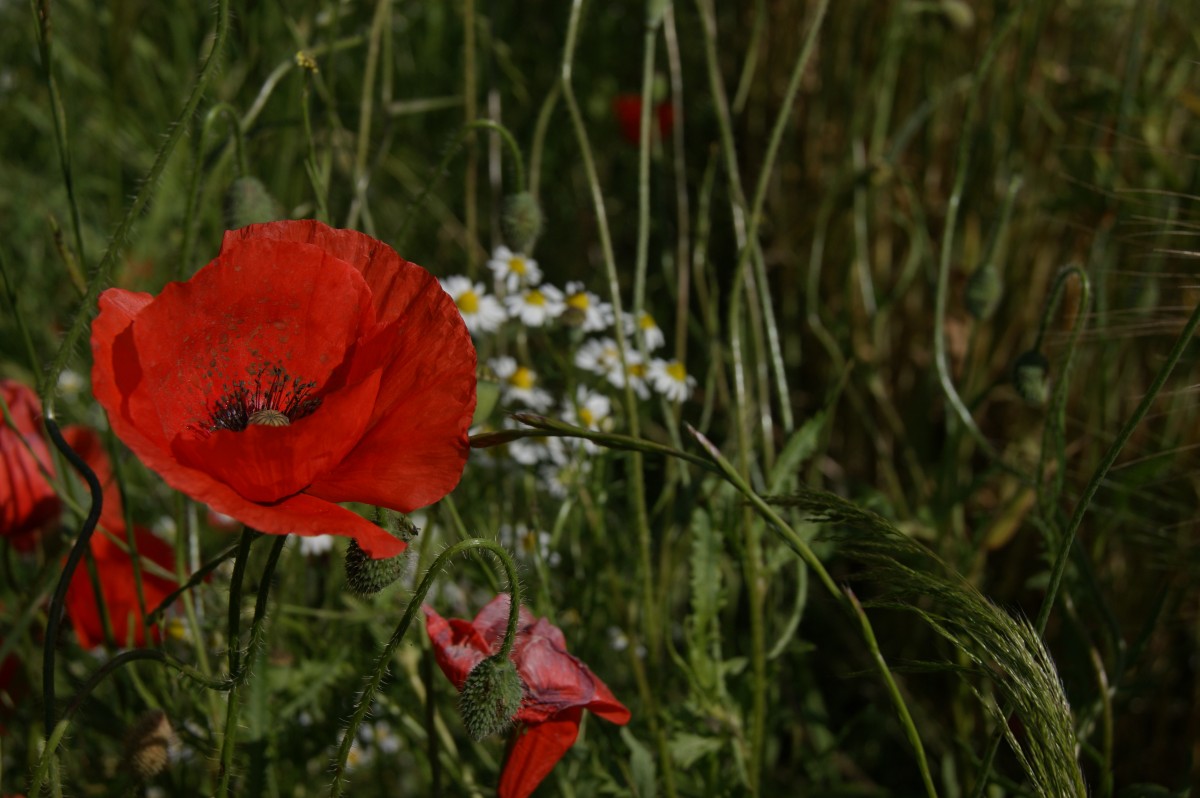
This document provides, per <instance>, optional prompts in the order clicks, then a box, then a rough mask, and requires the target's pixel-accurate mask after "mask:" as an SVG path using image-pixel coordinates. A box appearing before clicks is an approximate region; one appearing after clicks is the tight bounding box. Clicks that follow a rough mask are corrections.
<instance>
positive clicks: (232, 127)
mask: <svg viewBox="0 0 1200 798" xmlns="http://www.w3.org/2000/svg"><path fill="white" fill-rule="evenodd" d="M222 116H223V117H225V121H226V122H228V123H229V132H230V133H232V134H233V148H234V157H235V158H236V159H237V171H238V177H245V176H246V172H247V171H248V170H247V167H246V135H245V133H244V132H243V130H242V118H241V117H240V116H238V113H237V109H236V108H234V107H233V106H232V105H230V104H229V103H226V102H220V103H217V104H216V105H214V106H213V107H212V108H210V109H209V110H208V113H207V114H205V115H204V124H203V125H202V126H201V128H200V142H199V144H200V151H201V152H202V153H203V151H204V140H205V139H206V138H207V137H208V133H209V131H211V130H212V128H213V126H214V125H215V124H216V123H217V120H219V119H220V118H221V117H222Z"/></svg>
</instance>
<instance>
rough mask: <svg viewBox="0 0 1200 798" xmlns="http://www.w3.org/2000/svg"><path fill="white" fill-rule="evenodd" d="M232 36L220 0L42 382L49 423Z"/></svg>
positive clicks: (223, 1)
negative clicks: (180, 100) (203, 54)
mask: <svg viewBox="0 0 1200 798" xmlns="http://www.w3.org/2000/svg"><path fill="white" fill-rule="evenodd" d="M228 34H229V0H217V25H216V31H215V33H214V34H213V43H212V50H210V51H209V54H208V57H207V58H206V59H205V60H204V64H203V66H201V67H200V73H199V74H198V75H197V76H196V82H195V83H194V84H193V85H192V92H191V94H190V95H189V96H188V99H187V102H186V103H184V106H183V110H181V111H180V112H179V117H178V118H177V119H176V121H175V123H174V124H172V125H171V126H170V127H169V128H168V129H167V135H166V139H165V140H164V141H163V143H162V145H161V146H160V147H159V148H158V152H157V153H155V155H154V163H153V164H151V166H150V171H148V172H147V173H146V176H145V178H144V179H143V180H142V181H141V182H140V183H139V186H140V187H139V188H138V192H137V194H136V195H135V196H134V198H133V202H132V203H130V205H129V208H128V209H127V210H126V211H125V216H124V217H123V218H122V219H121V222H120V224H118V225H117V229H116V232H114V233H113V235H112V238H110V239H109V241H108V249H106V250H105V252H104V256H103V257H102V258H101V259H100V264H99V265H98V266H97V267H96V269H95V270H94V271H93V272H92V275H91V279H90V280H89V281H88V288H87V293H86V294H85V295H84V297H83V301H82V303H81V306H80V311H79V312H78V313H77V314H75V320H74V321H73V322H72V323H71V327H70V329H68V330H67V334H66V335H64V336H63V339H62V343H61V344H60V345H59V347H58V353H57V354H55V356H54V360H53V362H52V363H51V365H50V369H49V370H48V371H47V372H46V376H45V378H44V379H43V380H42V386H41V390H40V391H39V392H38V393H39V394H40V395H41V397H42V407H43V408H44V411H45V414H46V418H47V419H51V418H53V417H54V402H55V393H56V391H55V387H56V386H57V384H58V375H59V374H61V373H62V370H63V369H64V368H66V366H67V360H68V359H69V358H70V357H71V355H72V354H73V353H74V352H75V349H76V347H77V346H78V344H79V339H80V337H81V336H82V335H83V331H84V330H85V329H87V326H88V319H90V318H91V315H92V311H93V310H94V308H95V307H96V300H97V299H99V297H100V289H101V288H103V287H104V286H106V285H108V284H110V282H111V276H112V268H113V265H114V264H116V262H117V255H118V254H119V253H120V251H121V247H122V246H123V245H124V244H125V239H126V237H127V236H128V235H129V230H130V228H131V227H132V226H133V222H134V220H135V219H137V218H138V217H139V216H140V215H141V213H142V210H143V209H144V208H145V207H146V203H147V202H149V201H150V195H151V193H153V191H154V189H155V187H156V186H158V183H159V180H158V179H159V177H160V176H161V175H162V172H163V169H165V168H166V165H167V161H168V160H169V159H170V157H171V153H172V152H174V151H175V145H177V144H178V143H179V139H180V138H182V137H183V134H184V131H186V130H187V124H186V122H187V120H189V119H191V118H192V115H193V114H195V113H196V108H197V107H198V106H199V105H200V98H201V97H203V96H204V91H205V89H207V88H208V83H209V80H210V79H211V78H212V75H213V73H214V72H215V71H216V66H217V62H218V61H220V58H221V54H222V52H223V51H224V49H225V40H226V39H227V38H228Z"/></svg>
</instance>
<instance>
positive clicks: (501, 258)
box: [488, 246, 542, 291]
mask: <svg viewBox="0 0 1200 798" xmlns="http://www.w3.org/2000/svg"><path fill="white" fill-rule="evenodd" d="M488 268H489V269H491V270H492V274H493V275H495V277H496V283H497V284H498V285H503V286H504V287H505V289H507V290H508V291H516V290H517V289H518V288H520V287H521V286H522V285H537V284H538V283H540V282H541V281H542V270H541V269H539V268H538V265H537V261H536V260H534V259H533V258H527V257H525V256H524V255H522V254H520V253H519V252H513V251H512V250H510V249H509V248H508V247H505V246H499V247H496V251H495V252H493V253H492V259H491V260H489V261H488Z"/></svg>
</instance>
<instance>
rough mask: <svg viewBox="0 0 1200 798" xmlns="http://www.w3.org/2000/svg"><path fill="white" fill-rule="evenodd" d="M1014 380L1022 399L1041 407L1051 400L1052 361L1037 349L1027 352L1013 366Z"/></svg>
mask: <svg viewBox="0 0 1200 798" xmlns="http://www.w3.org/2000/svg"><path fill="white" fill-rule="evenodd" d="M1012 380H1013V387H1014V388H1016V389H1017V393H1018V394H1020V395H1021V398H1022V399H1024V400H1025V401H1026V402H1028V403H1029V404H1031V405H1035V406H1037V407H1041V406H1042V405H1044V404H1046V401H1047V400H1048V399H1049V398H1050V361H1048V360H1046V356H1045V355H1043V354H1042V353H1041V352H1039V351H1038V350H1036V349H1030V350H1027V351H1025V352H1023V353H1021V355H1020V357H1018V358H1017V361H1016V362H1015V363H1014V364H1013V376H1012Z"/></svg>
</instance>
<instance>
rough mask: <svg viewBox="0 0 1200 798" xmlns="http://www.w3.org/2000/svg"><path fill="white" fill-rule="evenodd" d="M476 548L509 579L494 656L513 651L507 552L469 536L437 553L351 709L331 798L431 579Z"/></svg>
mask: <svg viewBox="0 0 1200 798" xmlns="http://www.w3.org/2000/svg"><path fill="white" fill-rule="evenodd" d="M476 549H483V550H486V551H489V552H491V553H492V554H493V555H495V557H496V559H497V561H498V562H499V563H500V566H501V567H502V568H503V569H504V573H505V576H506V577H507V579H508V585H509V608H508V627H507V629H506V630H505V634H504V643H503V644H502V645H501V647H500V651H499V652H497V656H499V657H502V658H506V657H508V656H509V654H510V653H511V652H512V647H513V644H514V643H515V642H516V638H517V621H518V618H519V617H520V615H519V613H520V610H521V583H520V579H519V578H518V575H517V566H516V564H515V563H514V562H513V560H512V557H511V556H510V555H509V553H508V551H507V550H506V549H505V548H504V547H503V546H501V545H500V544H499V543H497V542H496V541H494V540H485V539H483V538H471V539H470V540H464V541H462V542H460V543H456V544H454V545H453V546H451V547H450V548H448V549H446V550H445V551H443V552H442V553H441V554H439V555H438V556H437V559H435V560H434V561H433V564H432V565H430V566H429V570H428V571H426V572H425V576H424V577H423V578H422V579H421V583H420V584H419V585H417V589H416V590H414V591H413V594H412V598H410V599H409V601H408V606H407V607H405V608H404V616H403V617H402V618H401V619H400V623H399V624H398V625H397V626H396V630H395V631H394V632H393V633H392V636H391V638H390V639H389V640H388V642H387V643H386V644H385V645H384V647H383V651H382V652H380V654H379V659H378V660H377V661H376V664H375V669H374V670H373V671H372V672H371V676H370V677H369V678H368V680H367V684H366V687H364V688H363V691H362V692H361V693H360V694H359V696H358V701H357V703H356V704H355V706H354V712H353V713H352V714H351V716H350V721H349V723H348V724H347V725H346V730H345V731H344V732H343V733H342V741H341V744H340V745H339V746H338V751H337V754H336V755H335V758H334V763H333V783H332V784H331V785H330V787H329V795H330V798H338V796H340V795H341V794H342V790H343V789H344V784H343V782H344V781H345V777H346V759H347V757H349V756H350V747H351V746H352V745H353V744H354V739H355V737H356V735H357V734H358V727H359V726H360V725H361V724H362V722H363V719H364V718H365V717H366V716H367V713H368V712H369V711H370V710H371V705H372V704H374V703H375V694H376V693H377V692H378V691H379V688H380V687H381V686H382V685H383V680H384V678H385V677H386V676H387V672H388V666H389V665H390V663H391V661H392V655H393V654H394V653H395V651H396V647H397V646H398V645H400V641H401V640H403V639H404V635H405V633H406V632H407V631H408V627H409V626H410V625H411V624H412V620H413V618H414V617H415V616H416V614H417V609H418V608H419V607H420V606H421V603H422V602H423V601H424V600H425V595H426V594H427V593H428V592H429V589H430V588H431V587H433V581H434V579H436V578H437V577H438V576H440V575H441V572H442V571H443V570H444V569H445V567H446V566H447V565H449V564H450V561H451V560H452V559H454V558H455V557H457V556H458V555H459V554H462V553H464V552H468V551H473V550H476ZM426 701H432V698H430V697H429V696H426Z"/></svg>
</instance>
